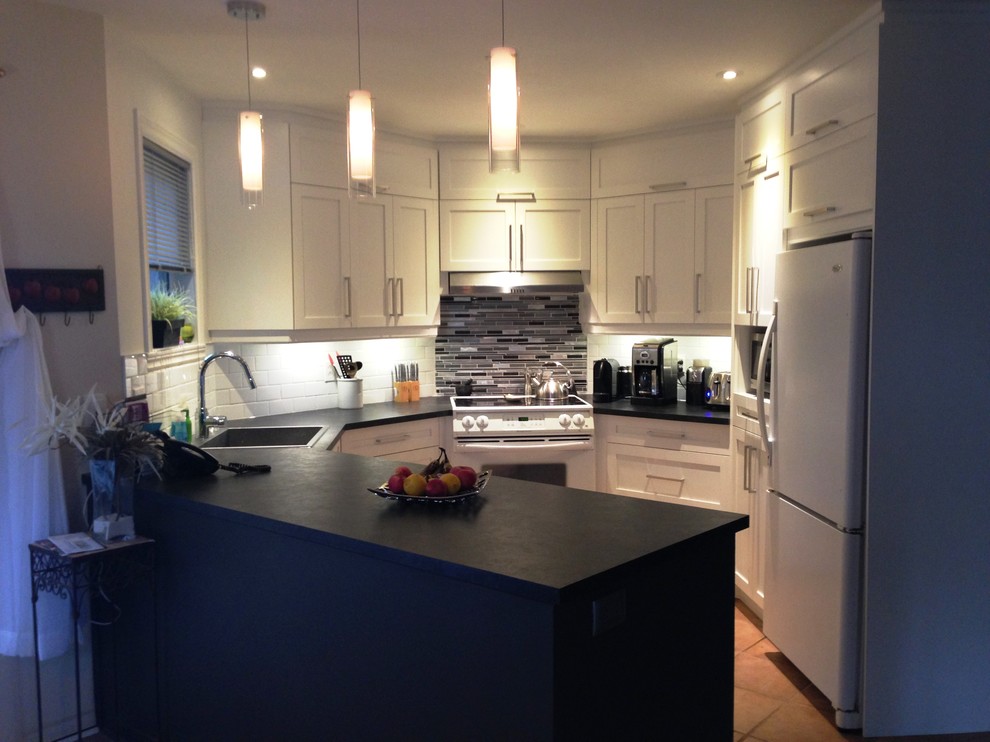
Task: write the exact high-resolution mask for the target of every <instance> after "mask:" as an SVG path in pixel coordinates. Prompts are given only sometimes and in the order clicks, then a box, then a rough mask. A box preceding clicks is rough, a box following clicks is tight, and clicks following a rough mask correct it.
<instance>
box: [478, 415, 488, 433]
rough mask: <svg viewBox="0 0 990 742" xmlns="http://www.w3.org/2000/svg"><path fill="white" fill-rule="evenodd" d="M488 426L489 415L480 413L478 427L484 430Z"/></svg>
mask: <svg viewBox="0 0 990 742" xmlns="http://www.w3.org/2000/svg"><path fill="white" fill-rule="evenodd" d="M487 427H488V415H478V428H479V429H480V430H484V429H485V428H487Z"/></svg>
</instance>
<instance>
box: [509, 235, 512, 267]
mask: <svg viewBox="0 0 990 742" xmlns="http://www.w3.org/2000/svg"><path fill="white" fill-rule="evenodd" d="M509 270H510V271H511V270H512V225H511V224H510V225H509Z"/></svg>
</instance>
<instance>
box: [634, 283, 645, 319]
mask: <svg viewBox="0 0 990 742" xmlns="http://www.w3.org/2000/svg"><path fill="white" fill-rule="evenodd" d="M642 283H643V277H642V276H636V289H635V291H636V293H635V296H636V314H642V312H641V310H640V308H639V291H640V286H641V285H642Z"/></svg>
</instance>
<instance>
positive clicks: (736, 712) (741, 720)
mask: <svg viewBox="0 0 990 742" xmlns="http://www.w3.org/2000/svg"><path fill="white" fill-rule="evenodd" d="M781 704H782V702H781V701H780V700H779V699H777V698H771V697H770V696H765V695H763V694H762V693H756V692H755V691H751V690H747V689H746V688H736V692H735V696H734V698H733V710H732V728H733V729H734V730H735V731H737V732H741V733H743V734H746V733H748V732H751V731H752V730H753V729H754V728H755V727H756V726H757V725H758V724H759V723H760V722H762V721H764V720H765V719H766V718H767V717H768V716H770V714H772V713H773V712H774V711H776V710H777V709H778V708H780V706H781Z"/></svg>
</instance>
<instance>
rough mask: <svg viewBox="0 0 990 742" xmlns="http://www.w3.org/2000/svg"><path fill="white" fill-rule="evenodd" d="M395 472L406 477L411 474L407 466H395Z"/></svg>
mask: <svg viewBox="0 0 990 742" xmlns="http://www.w3.org/2000/svg"><path fill="white" fill-rule="evenodd" d="M395 473H396V474H398V475H399V476H401V477H408V476H409V475H410V474H412V469H410V468H409V467H408V466H397V467H395Z"/></svg>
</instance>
